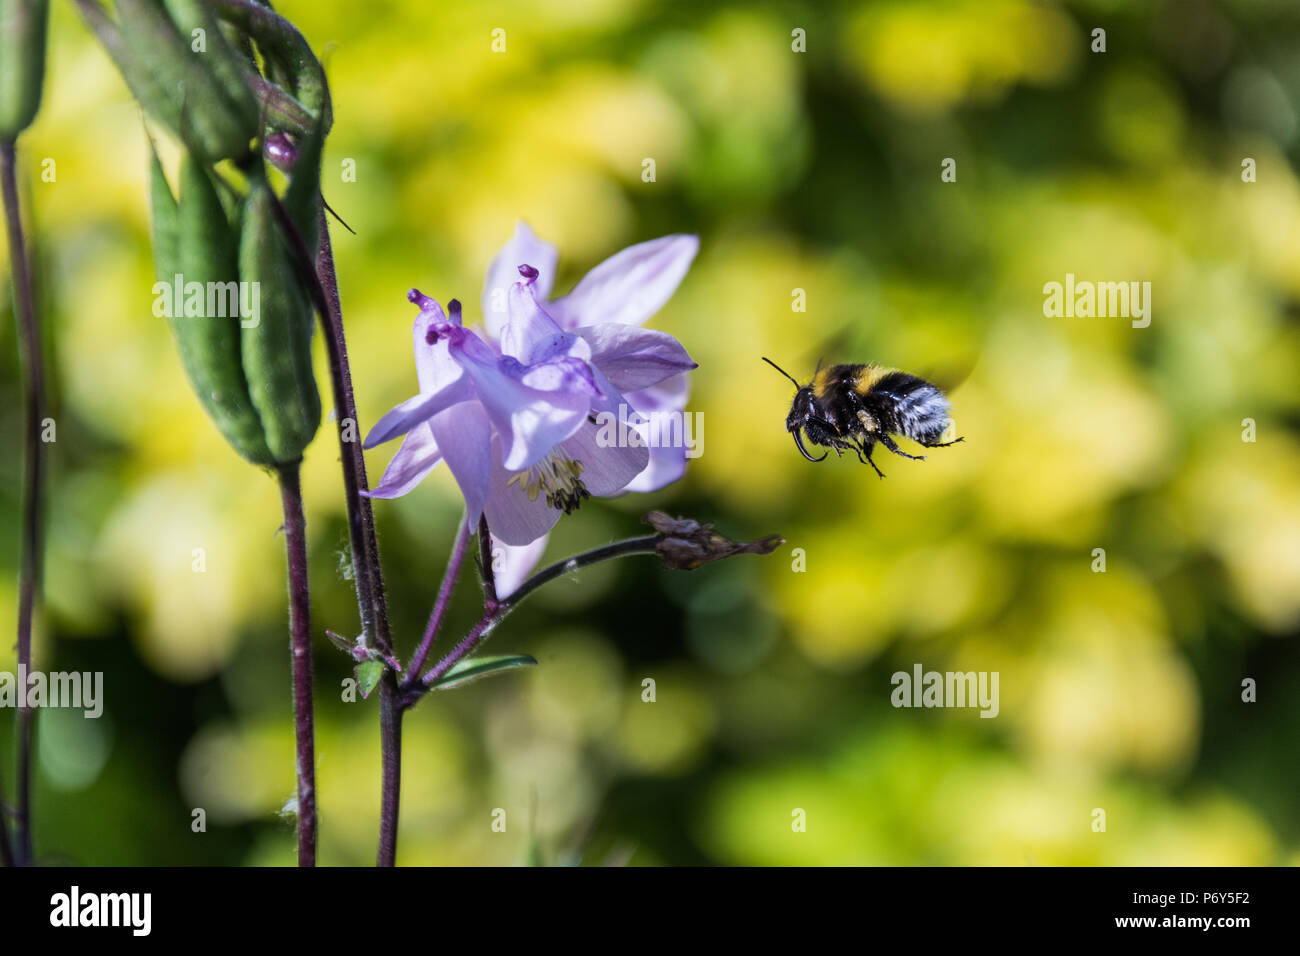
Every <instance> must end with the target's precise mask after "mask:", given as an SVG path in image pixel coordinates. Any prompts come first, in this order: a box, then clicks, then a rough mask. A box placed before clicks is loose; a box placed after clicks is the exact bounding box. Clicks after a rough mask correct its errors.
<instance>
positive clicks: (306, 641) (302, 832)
mask: <svg viewBox="0 0 1300 956" xmlns="http://www.w3.org/2000/svg"><path fill="white" fill-rule="evenodd" d="M298 468H299V463H298V462H294V463H293V464H291V465H283V466H281V468H280V469H279V471H280V500H281V502H282V504H283V506H284V548H285V552H286V554H287V556H288V562H289V635H290V644H289V647H290V652H291V660H292V664H293V729H294V736H295V738H296V740H297V770H298V865H299V866H315V865H316V742H315V730H314V727H313V719H312V694H311V608H310V602H309V597H308V589H307V540H306V522H305V521H304V519H303V514H302V488H301V486H300V484H299V479H298Z"/></svg>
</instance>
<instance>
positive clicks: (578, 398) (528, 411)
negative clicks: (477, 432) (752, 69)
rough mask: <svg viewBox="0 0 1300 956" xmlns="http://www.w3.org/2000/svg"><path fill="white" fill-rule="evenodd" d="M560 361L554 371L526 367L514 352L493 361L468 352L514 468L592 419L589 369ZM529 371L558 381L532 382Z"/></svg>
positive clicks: (472, 375)
mask: <svg viewBox="0 0 1300 956" xmlns="http://www.w3.org/2000/svg"><path fill="white" fill-rule="evenodd" d="M554 364H556V366H557V367H556V368H555V369H554V370H552V371H549V372H548V371H544V370H542V369H525V368H524V367H523V366H521V365H519V363H518V362H516V361H515V360H514V359H511V358H503V359H500V360H497V361H493V362H484V361H480V360H478V359H469V358H466V360H465V362H464V368H465V371H466V372H467V373H469V374H468V377H469V378H471V379H472V380H473V382H474V387H475V389H476V391H477V393H478V397H479V400H480V401H481V402H482V407H483V408H486V409H487V414H488V416H489V418H490V419H491V421H492V424H493V425H495V426H496V429H497V433H498V434H499V435H501V436H503V441H504V442H505V445H506V450H505V467H506V468H507V469H509V470H510V471H518V470H520V469H523V468H528V467H531V466H532V465H534V464H536V463H537V462H538V461H540V460H541V459H542V458H544V457H545V456H546V454H547V453H548V452H549V451H550V450H551V449H552V448H553V447H554V446H556V445H558V444H559V443H560V442H562V441H564V439H566V438H568V437H569V436H570V435H572V434H573V432H574V431H575V430H576V429H577V428H578V426H579V425H581V424H582V423H583V422H584V421H586V419H587V413H588V410H589V409H590V408H591V401H592V396H593V393H594V392H595V387H594V386H593V385H592V384H591V380H590V373H589V371H588V372H586V374H582V373H581V372H579V371H577V370H575V369H574V368H573V367H572V366H571V365H570V364H569V363H567V362H566V363H554ZM561 365H566V366H568V367H567V368H565V367H560V366H561ZM584 371H586V370H585V369H584ZM525 376H528V377H529V378H530V379H531V380H532V381H534V382H536V383H537V384H546V385H550V386H554V387H553V388H552V389H550V390H545V391H544V390H542V389H540V388H534V387H531V386H530V385H527V384H525V383H524V382H523V381H522V378H523V377H525Z"/></svg>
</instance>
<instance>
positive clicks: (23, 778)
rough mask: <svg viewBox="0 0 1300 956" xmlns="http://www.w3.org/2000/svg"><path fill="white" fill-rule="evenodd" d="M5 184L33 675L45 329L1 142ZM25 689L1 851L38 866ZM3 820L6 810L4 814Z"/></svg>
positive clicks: (21, 648)
mask: <svg viewBox="0 0 1300 956" xmlns="http://www.w3.org/2000/svg"><path fill="white" fill-rule="evenodd" d="M0 179H2V180H3V187H2V188H3V192H4V207H5V221H6V222H7V223H8V228H9V260H10V263H11V265H12V271H13V285H14V302H15V310H16V314H17V320H18V322H17V324H18V355H19V362H20V364H21V367H22V374H23V383H24V385H25V388H24V391H23V411H24V415H23V422H24V429H23V450H24V454H23V486H22V501H23V505H22V507H23V513H22V539H21V540H22V544H21V550H22V555H21V557H20V559H19V570H18V670H19V673H31V668H32V615H33V612H34V610H35V606H36V601H37V595H38V594H39V593H40V587H41V511H42V501H41V499H42V491H43V486H44V474H45V443H44V442H42V441H41V419H42V416H43V415H44V411H43V408H44V403H45V381H44V368H43V365H42V362H41V329H40V325H39V324H38V323H37V321H36V297H35V294H34V292H33V290H32V273H31V260H30V259H29V257H28V253H27V243H26V240H25V238H24V236H23V224H22V218H21V216H22V213H21V210H20V209H19V208H18V175H17V171H16V169H15V153H14V144H13V143H12V142H4V143H0ZM23 690H25V688H20V693H19V694H18V713H17V719H16V721H15V725H16V728H17V737H18V774H17V784H16V785H17V788H18V789H17V811H18V812H17V824H18V825H17V831H18V832H17V845H16V846H14V847H13V848H12V849H10V847H9V837H8V832H7V829H6V828H5V827H4V825H3V821H2V820H0V846H2V847H3V849H2V850H0V852H4V854H5V857H6V859H12V860H13V861H14V862H17V863H18V864H20V865H22V864H30V863H31V862H32V742H33V738H34V736H35V724H36V715H35V713H34V712H33V711H32V709H31V708H29V707H27V705H26V696H27V695H26V694H25V693H22V691H23ZM0 816H3V810H0Z"/></svg>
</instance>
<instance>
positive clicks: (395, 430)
mask: <svg viewBox="0 0 1300 956" xmlns="http://www.w3.org/2000/svg"><path fill="white" fill-rule="evenodd" d="M473 397H474V390H473V387H472V386H471V383H470V380H469V378H468V377H466V376H461V377H459V378H456V379H453V380H452V381H450V382H448V383H447V384H446V385H445V386H443V387H442V388H439V389H438V390H437V391H435V392H432V393H430V394H428V395H416V396H415V397H413V398H408V399H407V400H406V401H404V402H402V403H401V404H400V405H398V406H397V407H396V408H394V409H392V410H391V411H389V412H388V413H387V414H385V415H384V416H383V417H382V418H380V419H379V421H377V422H375V427H374V428H372V429H370V434H369V435H367V436H366V440H365V444H364V445H363V446H362V447H364V448H374V447H375V446H376V445H382V444H383V443H384V442H386V441H389V440H390V439H393V438H396V437H397V436H398V435H404V434H405V433H407V432H409V431H410V430H411V429H412V428H414V427H415V426H416V425H418V424H419V423H420V422H425V421H428V420H429V419H431V418H433V416H435V415H437V414H438V413H439V412H441V411H443V410H444V409H447V408H450V407H451V406H453V405H456V404H459V403H460V402H464V401H467V400H468V399H471V398H473Z"/></svg>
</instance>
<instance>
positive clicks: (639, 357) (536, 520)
mask: <svg viewBox="0 0 1300 956" xmlns="http://www.w3.org/2000/svg"><path fill="white" fill-rule="evenodd" d="M521 236H522V237H523V238H524V240H525V241H527V240H528V239H529V238H530V237H531V238H532V239H533V240H534V241H535V237H532V233H531V230H529V229H528V227H527V226H524V225H522V224H521V226H520V227H519V229H518V230H517V231H516V233H515V238H514V239H513V240H511V243H508V244H507V246H506V248H505V249H503V250H502V253H501V254H500V255H498V257H497V260H496V262H494V264H493V270H492V272H490V273H489V277H488V286H487V289H486V290H485V301H486V300H487V299H488V296H489V291H495V290H497V289H500V299H501V300H502V302H503V305H504V308H503V310H502V312H503V313H504V314H497V313H495V312H492V313H486V314H485V318H486V323H485V324H486V326H487V341H484V339H481V338H479V336H477V335H476V334H475V333H474V332H473V331H471V330H469V329H466V328H465V327H464V326H463V325H462V322H461V315H460V305H459V303H457V302H455V301H454V300H453V301H452V302H451V303H449V304H448V308H449V311H450V316H448V315H446V314H444V313H443V310H442V308H441V306H439V304H438V303H437V302H435V301H434V300H432V299H430V298H428V297H426V296H424V295H422V294H420V293H419V292H417V291H415V290H412V291H411V293H410V295H409V296H408V298H410V300H411V301H412V302H413V303H415V304H416V305H418V306H419V307H420V314H419V316H418V317H417V318H416V322H415V328H414V345H415V364H416V375H417V378H418V380H419V386H420V393H419V394H418V395H416V396H415V397H413V398H411V399H408V400H407V401H405V402H403V403H402V404H400V405H398V406H397V407H396V408H394V409H393V410H392V411H390V412H389V413H388V414H387V415H385V416H384V417H383V418H381V419H380V420H379V422H378V423H377V424H376V425H375V427H374V428H373V429H372V430H371V432H370V434H369V435H368V436H367V437H366V442H365V446H366V447H367V448H371V447H373V446H375V445H377V444H380V443H381V442H385V441H388V440H390V439H392V438H395V437H397V436H398V435H402V434H404V435H405V436H406V438H405V440H404V441H403V442H402V446H401V448H400V449H399V450H398V452H397V454H396V455H395V456H394V457H393V460H392V462H391V463H390V464H389V466H388V469H387V470H386V471H385V473H384V476H383V478H382V479H381V481H380V482H379V484H378V485H377V486H376V487H375V488H374V489H373V490H372V491H371V492H370V494H371V496H372V497H376V498H395V497H398V496H400V495H404V494H406V493H407V492H409V491H410V490H411V489H412V488H414V487H415V485H416V484H418V483H419V482H420V480H421V479H423V478H424V476H425V475H427V474H428V473H429V472H430V471H432V470H433V469H434V468H435V467H437V465H438V463H439V462H440V461H443V460H446V462H447V465H448V467H449V468H450V469H451V472H452V474H453V476H455V478H456V481H457V482H458V484H459V485H460V488H461V492H462V494H463V495H464V497H465V506H466V511H467V513H468V516H469V520H470V521H471V522H474V523H476V522H477V521H478V518H479V515H480V514H486V516H487V521H488V525H489V526H490V527H491V529H492V533H493V537H494V538H496V539H497V540H498V542H499V543H501V544H503V545H505V546H506V548H505V561H504V566H503V567H502V568H500V569H499V571H498V585H499V587H498V593H499V594H500V595H501V596H503V597H504V596H505V595H507V594H509V593H510V591H511V590H513V588H514V587H515V586H517V585H518V583H519V581H521V580H522V576H523V574H524V573H526V572H527V570H528V569H529V568H531V567H532V565H533V564H534V563H535V562H536V561H537V559H538V557H539V556H540V554H541V550H542V547H544V540H543V539H544V537H545V535H546V534H547V532H549V531H550V529H551V527H552V526H553V525H554V524H555V522H556V521H557V520H558V519H559V516H560V515H561V514H565V513H568V512H571V511H573V510H574V509H575V508H576V507H578V505H579V504H581V502H582V501H583V499H585V498H587V497H589V496H591V495H614V494H618V493H620V492H621V491H624V490H629V489H630V490H648V489H647V488H645V487H641V488H632V485H634V484H642V485H644V484H645V483H646V481H647V480H648V481H649V482H651V483H653V482H657V484H653V486H654V487H659V486H661V485H663V484H666V483H667V482H668V481H672V480H674V479H675V478H677V477H679V476H680V474H681V472H680V470H678V471H677V472H676V473H675V474H672V473H671V469H670V470H669V471H668V472H664V470H663V469H658V470H657V473H656V469H655V467H654V466H653V464H652V461H651V455H652V452H651V450H650V449H647V447H646V446H645V444H644V442H637V441H616V442H613V443H611V442H609V441H608V440H607V439H608V437H609V436H610V435H611V434H614V435H626V434H628V432H629V430H632V429H639V428H644V426H645V419H644V418H643V417H642V416H640V415H638V412H639V408H638V402H640V403H641V404H642V405H644V406H645V407H646V411H647V413H649V414H653V413H656V412H658V411H659V410H660V406H659V405H656V404H653V403H652V401H651V396H652V395H653V394H654V392H652V390H653V389H656V388H658V389H661V390H663V391H664V393H665V394H668V395H671V394H675V393H680V394H682V395H683V398H684V388H682V387H681V386H679V385H674V384H672V383H671V380H673V379H679V380H681V381H684V379H685V372H686V371H688V370H690V369H693V368H695V367H696V366H695V363H694V362H693V361H692V360H691V358H690V356H689V355H687V354H686V350H685V349H683V348H682V347H681V345H680V344H679V343H678V342H677V340H676V339H674V338H673V337H672V336H670V335H667V334H666V333H663V332H653V331H649V330H643V329H637V328H635V327H633V326H630V325H628V324H627V323H628V322H629V321H630V319H629V318H628V317H633V318H635V317H636V316H637V315H638V314H639V315H640V318H641V319H643V318H645V317H648V316H649V314H651V313H652V312H653V311H656V310H657V309H658V308H659V306H660V305H662V304H663V302H664V301H666V299H667V298H668V296H670V295H671V294H672V291H673V289H674V288H675V287H676V285H677V284H678V282H680V281H681V277H682V275H684V274H685V271H686V268H687V267H688V266H689V263H690V259H691V258H692V257H693V256H694V254H695V249H696V245H697V242H696V240H695V238H694V237H691V236H674V237H667V240H663V239H661V240H656V241H655V242H654V243H644V244H642V245H641V246H633V247H631V248H630V249H626V250H624V251H623V252H622V253H619V255H617V256H615V257H613V258H612V259H610V260H607V261H606V262H605V263H603V264H602V265H600V266H598V267H597V268H596V269H594V270H592V272H591V273H590V274H589V275H588V277H587V278H586V279H584V280H583V282H582V283H579V286H578V287H577V288H575V289H574V293H573V294H572V295H570V296H569V297H567V299H568V300H574V296H576V295H578V293H579V292H580V291H581V290H582V287H583V284H584V283H588V282H589V280H591V279H592V277H593V276H595V277H596V278H597V280H598V281H597V283H596V288H589V289H588V291H587V292H585V293H584V296H586V305H585V306H583V307H582V308H578V305H580V304H581V302H580V300H575V301H571V302H570V303H569V305H568V306H562V305H561V303H563V302H565V301H566V300H561V301H560V302H559V303H545V302H544V299H545V292H546V291H547V290H549V288H550V281H551V276H553V273H554V263H555V254H554V251H553V250H551V251H550V252H549V253H548V252H547V250H548V249H550V247H543V245H542V244H540V243H537V244H536V245H535V246H534V247H533V248H531V249H527V248H520V239H521ZM668 240H671V248H670V249H667V250H666V249H665V248H664V247H663V245H662V244H664V243H665V242H666V241H668ZM512 247H515V248H512ZM647 247H656V249H657V251H652V254H651V255H650V256H648V257H647V256H645V255H644V254H637V255H633V256H631V257H628V253H635V252H637V251H638V250H641V251H642V253H644V251H645V250H646V249H647ZM665 252H669V254H668V255H667V256H665ZM520 254H527V255H533V256H535V257H536V258H537V261H538V262H541V263H542V265H543V266H544V267H545V268H546V270H547V272H546V273H545V274H544V273H543V272H542V270H541V269H540V268H538V267H536V266H534V265H532V264H530V263H528V262H527V261H526V260H521V261H520V262H517V263H516V264H515V266H514V267H513V268H514V270H515V271H516V273H517V274H518V276H520V277H521V281H513V282H510V283H509V284H507V283H505V281H504V279H503V269H504V267H503V266H502V265H501V263H502V261H503V256H504V257H506V258H507V259H508V258H510V257H513V256H515V255H520ZM620 257H624V258H623V260H622V265H616V268H614V269H611V268H610V264H611V263H617V260H619V259H620ZM672 259H676V260H680V261H679V263H678V264H676V265H674V264H673V263H672V262H670V261H668V260H672ZM647 266H649V268H647ZM602 270H603V272H602ZM665 270H667V273H668V274H669V275H671V283H670V284H668V285H667V287H666V288H665V278H664V276H665ZM674 273H675V274H674ZM594 293H599V294H594ZM628 301H635V302H637V303H638V304H637V306H636V307H635V308H631V309H629V308H628V306H627V302H628ZM494 304H495V303H494ZM594 309H599V310H600V316H599V318H600V319H606V318H607V319H608V321H598V320H595V319H596V318H597V317H596V316H594V315H593V321H588V322H587V323H586V324H585V325H584V326H579V325H577V324H576V319H575V316H577V315H579V314H582V313H588V314H590V313H591V311H592V310H594ZM553 312H554V313H558V314H559V315H560V316H562V317H563V321H561V319H558V318H556V317H555V315H554V314H553ZM625 390H626V394H625ZM669 401H671V400H669ZM679 407H680V406H679ZM683 455H684V452H683ZM683 463H684V457H683ZM665 474H668V475H669V477H666V478H665V477H663V476H664V475H665ZM647 475H650V477H649V478H648V479H647V477H646V476H647Z"/></svg>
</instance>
